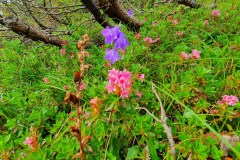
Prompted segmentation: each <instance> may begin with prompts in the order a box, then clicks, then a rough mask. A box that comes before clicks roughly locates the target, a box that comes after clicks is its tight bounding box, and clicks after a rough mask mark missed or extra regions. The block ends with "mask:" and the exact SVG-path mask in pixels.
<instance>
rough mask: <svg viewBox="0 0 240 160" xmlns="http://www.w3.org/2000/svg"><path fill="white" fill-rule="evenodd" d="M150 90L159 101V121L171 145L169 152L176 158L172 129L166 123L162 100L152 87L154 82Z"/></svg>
mask: <svg viewBox="0 0 240 160" xmlns="http://www.w3.org/2000/svg"><path fill="white" fill-rule="evenodd" d="M152 91H153V92H154V94H155V95H156V97H157V99H158V101H159V105H160V108H161V121H162V124H163V128H164V130H165V132H166V134H167V138H168V141H169V144H170V147H171V150H170V153H171V154H172V155H173V157H174V158H175V159H176V150H175V142H174V140H173V136H172V129H171V127H169V126H168V125H167V116H166V113H165V110H164V107H163V104H162V101H161V99H160V97H159V96H158V94H157V92H156V90H155V88H154V83H153V84H152Z"/></svg>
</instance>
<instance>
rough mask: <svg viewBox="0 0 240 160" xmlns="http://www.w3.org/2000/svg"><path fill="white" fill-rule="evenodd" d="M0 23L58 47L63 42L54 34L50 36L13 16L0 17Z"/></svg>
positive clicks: (18, 32)
mask: <svg viewBox="0 0 240 160" xmlns="http://www.w3.org/2000/svg"><path fill="white" fill-rule="evenodd" d="M0 23H1V24H3V25H5V26H6V27H7V28H9V29H10V30H11V31H13V32H15V33H17V34H19V35H23V36H25V37H27V38H30V39H32V40H34V41H42V42H44V43H46V44H52V45H55V46H58V47H61V44H62V42H63V40H61V39H59V38H57V37H56V36H50V35H48V34H47V33H45V32H43V31H41V30H38V29H36V28H34V27H32V26H30V25H29V24H27V23H26V22H24V21H23V20H21V19H19V18H18V17H15V16H10V17H6V18H3V20H2V21H1V19H0Z"/></svg>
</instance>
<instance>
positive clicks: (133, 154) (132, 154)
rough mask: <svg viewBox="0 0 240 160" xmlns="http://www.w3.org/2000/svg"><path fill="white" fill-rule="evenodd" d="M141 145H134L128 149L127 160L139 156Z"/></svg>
mask: <svg viewBox="0 0 240 160" xmlns="http://www.w3.org/2000/svg"><path fill="white" fill-rule="evenodd" d="M138 153H139V147H138V146H133V147H131V148H129V149H128V153H127V157H126V160H133V159H135V158H137V157H138Z"/></svg>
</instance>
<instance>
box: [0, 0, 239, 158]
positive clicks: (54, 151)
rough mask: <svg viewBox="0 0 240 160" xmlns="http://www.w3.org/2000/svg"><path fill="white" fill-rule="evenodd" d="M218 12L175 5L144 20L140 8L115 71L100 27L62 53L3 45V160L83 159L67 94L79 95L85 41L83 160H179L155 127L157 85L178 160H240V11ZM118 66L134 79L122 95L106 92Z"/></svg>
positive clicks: (223, 6)
mask: <svg viewBox="0 0 240 160" xmlns="http://www.w3.org/2000/svg"><path fill="white" fill-rule="evenodd" d="M217 10H219V13H218V11H215V12H213V9H209V8H206V7H202V8H199V9H190V8H188V7H185V6H181V5H176V4H165V5H155V6H154V7H151V8H149V7H145V8H144V14H141V15H140V14H138V13H139V12H138V11H136V10H134V14H136V16H137V17H139V19H142V20H143V21H144V26H143V27H142V28H141V29H140V32H139V33H133V32H129V31H127V29H126V28H125V27H124V26H123V25H120V27H121V32H123V33H124V34H125V35H126V38H127V40H128V41H129V43H130V45H129V46H127V48H126V51H125V52H119V54H120V59H119V60H118V61H116V62H114V64H110V63H109V62H107V61H106V60H105V59H104V56H105V54H106V49H107V48H112V45H111V44H103V45H97V44H98V43H97V41H98V40H104V36H103V35H102V34H101V32H102V28H101V27H100V26H99V25H98V24H92V26H91V28H90V29H86V28H88V27H87V26H86V28H84V27H82V28H80V29H79V31H78V32H77V33H76V34H74V35H73V36H72V37H66V40H67V41H68V45H66V46H64V47H63V49H62V50H59V48H57V47H53V46H47V45H44V44H40V43H34V44H32V45H30V46H26V45H24V44H22V43H21V42H20V40H12V41H8V40H4V41H3V42H2V43H3V45H4V47H3V48H1V50H0V55H1V60H0V61H1V63H0V66H1V67H0V72H1V74H0V76H1V78H0V81H1V83H0V85H1V86H0V87H1V90H0V101H1V106H0V123H1V128H0V152H1V157H2V159H29V160H32V159H34V160H38V159H39V160H40V159H41V160H42V159H71V158H72V157H73V155H75V154H76V153H77V152H78V150H79V144H78V141H77V140H76V139H75V138H74V136H73V135H72V134H71V132H70V128H71V127H72V126H74V125H75V123H76V122H75V117H76V113H75V110H74V107H73V106H71V105H70V104H66V103H64V98H65V95H66V90H68V91H69V92H75V85H74V82H73V75H74V73H76V71H78V70H79V60H78V57H77V55H78V54H77V53H78V49H77V48H76V43H77V41H78V39H82V35H83V34H86V33H87V34H88V35H89V37H90V41H91V44H94V43H95V45H91V46H90V47H87V48H86V51H88V52H89V53H90V56H89V57H85V63H87V64H90V65H91V66H92V67H90V68H89V69H88V70H86V71H85V74H84V76H83V78H82V79H83V83H84V85H85V86H84V85H82V88H81V93H82V97H81V105H82V108H83V111H84V114H83V115H82V123H81V133H82V137H85V138H87V140H88V142H87V143H86V145H85V147H84V152H85V156H86V159H111V160H114V159H128V160H131V159H154V160H155V159H172V158H173V157H172V155H171V153H170V149H171V148H170V145H169V141H168V139H167V135H166V133H165V131H164V127H163V125H162V123H160V122H159V121H157V120H156V119H161V109H160V105H159V101H158V98H157V97H156V95H155V94H154V92H153V90H152V86H154V88H155V90H156V92H157V93H158V96H159V97H160V99H161V101H162V104H163V107H164V109H165V111H166V116H167V117H168V119H167V125H168V126H170V127H171V128H172V135H173V139H174V141H175V149H176V159H180V160H181V159H188V158H190V159H228V160H230V159H238V158H239V155H240V140H239V135H240V130H239V128H240V127H239V126H240V123H239V115H240V103H239V102H238V98H239V97H240V70H239V69H240V61H239V60H240V52H239V50H240V36H239V24H240V18H239V10H240V3H239V2H237V1H235V2H232V3H229V2H219V4H218V8H217ZM86 31H87V32H86ZM113 68H115V69H116V70H118V71H119V72H121V71H124V70H125V72H124V73H130V74H131V76H130V78H129V76H128V77H127V78H126V77H124V76H123V77H124V78H126V79H127V81H128V82H130V84H128V85H127V86H128V87H127V92H128V93H127V95H125V96H121V94H120V92H122V91H123V90H119V88H120V86H117V89H116V88H115V90H114V89H113V90H112V91H109V90H107V89H106V86H107V85H109V83H110V81H111V79H112V77H111V75H109V71H110V70H112V71H113ZM121 74H122V72H121ZM113 75H115V72H114V74H113ZM115 76H118V77H119V78H121V76H122V75H120V76H119V75H115ZM153 84H154V85H153ZM118 85H119V84H118ZM115 87H116V86H115ZM125 87H126V86H125ZM116 90H117V91H116ZM146 109H147V110H146ZM147 111H149V113H151V114H149V113H148V112H147ZM153 115H154V116H155V118H154V116H153ZM219 137H220V138H221V137H223V138H225V139H227V141H226V140H225V141H224V139H219ZM223 141H224V142H223ZM226 143H227V144H226ZM226 146H228V147H226ZM229 147H230V149H229Z"/></svg>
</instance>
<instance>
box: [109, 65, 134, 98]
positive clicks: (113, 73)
mask: <svg viewBox="0 0 240 160" xmlns="http://www.w3.org/2000/svg"><path fill="white" fill-rule="evenodd" d="M108 73H109V74H108V84H107V86H106V89H107V90H108V93H111V92H115V93H116V94H117V95H119V96H121V97H122V98H126V97H128V95H129V94H130V92H131V90H132V80H131V76H132V74H131V73H130V72H129V71H127V70H126V69H125V70H124V71H119V70H116V69H115V68H113V69H112V70H109V71H108Z"/></svg>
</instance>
